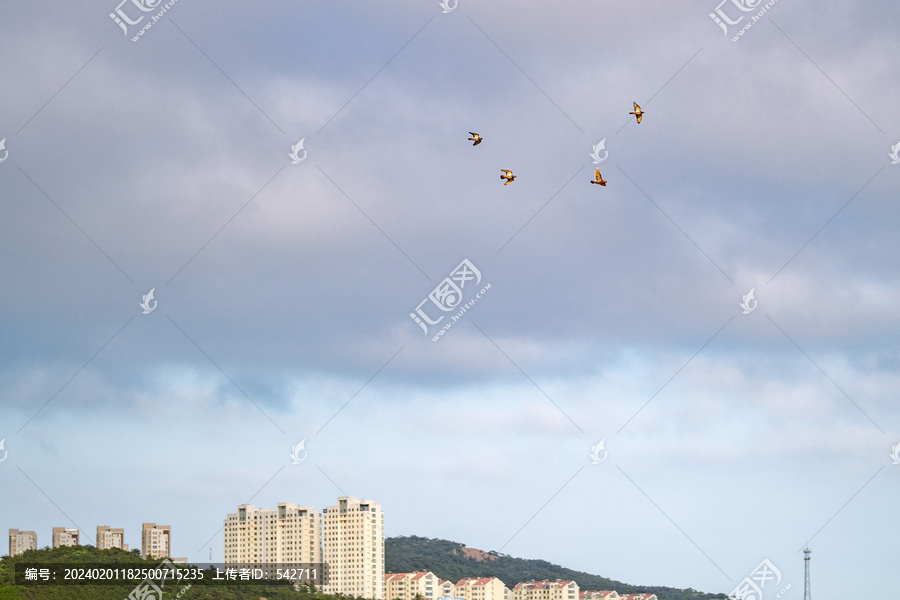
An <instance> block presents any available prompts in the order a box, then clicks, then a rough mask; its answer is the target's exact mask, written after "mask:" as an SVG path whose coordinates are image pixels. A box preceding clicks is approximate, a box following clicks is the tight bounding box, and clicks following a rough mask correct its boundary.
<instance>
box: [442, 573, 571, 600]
mask: <svg viewBox="0 0 900 600" xmlns="http://www.w3.org/2000/svg"><path fill="white" fill-rule="evenodd" d="M454 591H455V593H454V596H456V597H457V598H465V600H504V597H505V595H507V594H508V592H509V590H507V589H506V584H505V583H503V582H502V581H500V580H499V579H497V578H496V577H469V578H466V579H460V580H459V581H458V582H457V583H456V585H455V586H454ZM573 600H577V599H573Z"/></svg>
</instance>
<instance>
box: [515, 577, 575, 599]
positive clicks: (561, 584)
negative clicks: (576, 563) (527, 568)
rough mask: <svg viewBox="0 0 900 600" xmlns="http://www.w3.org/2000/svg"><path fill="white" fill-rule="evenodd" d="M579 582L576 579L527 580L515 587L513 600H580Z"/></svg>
mask: <svg viewBox="0 0 900 600" xmlns="http://www.w3.org/2000/svg"><path fill="white" fill-rule="evenodd" d="M578 596H579V589H578V584H577V583H575V582H574V581H568V580H563V579H557V580H556V581H546V580H544V581H527V582H523V583H519V584H516V587H514V588H513V593H512V599H513V600H578Z"/></svg>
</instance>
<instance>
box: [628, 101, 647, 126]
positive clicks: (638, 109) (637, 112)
mask: <svg viewBox="0 0 900 600" xmlns="http://www.w3.org/2000/svg"><path fill="white" fill-rule="evenodd" d="M632 104H634V110H633V111H632V112H630V113H628V114H629V115H634V118H635V119H637V122H638V123H640V122H641V119H643V118H644V111H642V110H641V107H640V106H639V105H638V103H637V102H632Z"/></svg>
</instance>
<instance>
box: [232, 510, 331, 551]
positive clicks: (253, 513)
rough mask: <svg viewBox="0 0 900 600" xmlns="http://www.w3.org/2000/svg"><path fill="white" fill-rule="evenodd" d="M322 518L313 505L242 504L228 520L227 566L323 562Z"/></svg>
mask: <svg viewBox="0 0 900 600" xmlns="http://www.w3.org/2000/svg"><path fill="white" fill-rule="evenodd" d="M321 537H322V517H321V515H320V514H319V512H318V511H317V510H316V509H314V508H313V507H311V506H297V505H296V504H292V503H290V502H281V503H279V504H278V505H277V508H276V509H274V510H273V509H271V508H257V507H255V506H253V505H252V504H241V505H240V506H238V507H237V512H236V513H234V514H230V515H228V518H226V519H225V536H224V544H225V563H226V564H264V563H269V564H271V563H282V564H284V563H320V562H322V546H321Z"/></svg>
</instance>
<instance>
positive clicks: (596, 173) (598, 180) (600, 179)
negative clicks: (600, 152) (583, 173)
mask: <svg viewBox="0 0 900 600" xmlns="http://www.w3.org/2000/svg"><path fill="white" fill-rule="evenodd" d="M591 183H596V184H597V185H602V186H603V187H606V183H607V182H606V180H605V179H603V176H602V175H600V169H595V170H594V179H593V180H592V181H591Z"/></svg>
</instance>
